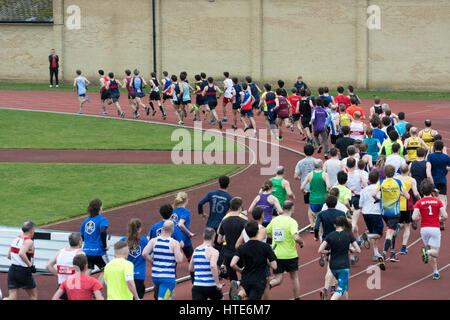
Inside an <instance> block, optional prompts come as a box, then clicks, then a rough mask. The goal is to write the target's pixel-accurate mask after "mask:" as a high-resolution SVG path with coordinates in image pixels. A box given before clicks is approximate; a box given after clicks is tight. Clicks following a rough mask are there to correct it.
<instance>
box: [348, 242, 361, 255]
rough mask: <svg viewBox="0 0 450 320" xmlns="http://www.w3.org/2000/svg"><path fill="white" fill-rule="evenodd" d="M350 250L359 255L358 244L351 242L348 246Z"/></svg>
mask: <svg viewBox="0 0 450 320" xmlns="http://www.w3.org/2000/svg"><path fill="white" fill-rule="evenodd" d="M350 249H351V251H352V252H356V253H360V252H361V248H360V247H359V245H358V243H357V242H356V241H353V242H352V243H351V245H350Z"/></svg>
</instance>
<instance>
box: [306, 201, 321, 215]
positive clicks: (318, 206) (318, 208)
mask: <svg viewBox="0 0 450 320" xmlns="http://www.w3.org/2000/svg"><path fill="white" fill-rule="evenodd" d="M309 206H310V208H311V211H312V212H314V213H317V212H320V211H322V207H323V204H312V203H310V204H309Z"/></svg>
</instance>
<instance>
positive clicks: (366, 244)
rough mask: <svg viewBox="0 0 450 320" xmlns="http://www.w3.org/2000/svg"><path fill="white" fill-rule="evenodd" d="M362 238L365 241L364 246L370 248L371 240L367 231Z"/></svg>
mask: <svg viewBox="0 0 450 320" xmlns="http://www.w3.org/2000/svg"><path fill="white" fill-rule="evenodd" d="M361 239H363V241H364V248H366V249H370V241H369V237H368V236H367V233H365V232H364V233H363V234H362V235H361Z"/></svg>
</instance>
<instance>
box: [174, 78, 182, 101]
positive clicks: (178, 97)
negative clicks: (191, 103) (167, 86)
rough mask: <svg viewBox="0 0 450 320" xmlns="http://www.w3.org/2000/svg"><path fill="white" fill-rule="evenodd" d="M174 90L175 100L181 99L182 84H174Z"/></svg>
mask: <svg viewBox="0 0 450 320" xmlns="http://www.w3.org/2000/svg"><path fill="white" fill-rule="evenodd" d="M174 91H175V94H174V95H173V101H179V100H180V99H181V97H180V85H179V83H178V82H177V83H175V84H174Z"/></svg>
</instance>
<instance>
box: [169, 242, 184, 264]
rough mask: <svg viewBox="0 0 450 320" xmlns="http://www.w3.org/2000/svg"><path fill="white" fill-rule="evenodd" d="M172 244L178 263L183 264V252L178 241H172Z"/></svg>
mask: <svg viewBox="0 0 450 320" xmlns="http://www.w3.org/2000/svg"><path fill="white" fill-rule="evenodd" d="M172 240H173V241H172ZM170 242H171V244H172V250H173V253H174V255H175V261H176V262H177V263H182V262H183V258H184V257H183V252H182V251H181V245H180V243H179V242H178V241H176V240H174V239H171V241H170Z"/></svg>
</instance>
